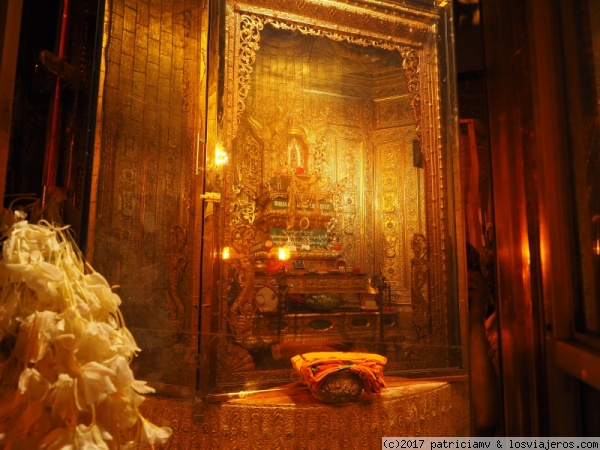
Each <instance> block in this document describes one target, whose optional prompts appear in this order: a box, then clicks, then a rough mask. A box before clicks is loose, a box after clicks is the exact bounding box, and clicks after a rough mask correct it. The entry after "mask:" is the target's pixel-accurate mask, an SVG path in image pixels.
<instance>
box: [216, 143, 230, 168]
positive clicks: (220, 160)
mask: <svg viewBox="0 0 600 450" xmlns="http://www.w3.org/2000/svg"><path fill="white" fill-rule="evenodd" d="M228 160H229V156H227V153H225V151H224V150H222V149H220V148H219V147H217V148H215V164H216V165H217V166H222V165H223V164H226V163H227V161H228Z"/></svg>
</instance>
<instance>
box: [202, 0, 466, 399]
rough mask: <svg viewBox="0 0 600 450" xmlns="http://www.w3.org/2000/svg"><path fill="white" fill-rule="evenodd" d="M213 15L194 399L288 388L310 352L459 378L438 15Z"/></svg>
mask: <svg viewBox="0 0 600 450" xmlns="http://www.w3.org/2000/svg"><path fill="white" fill-rule="evenodd" d="M213 6H214V7H215V9H214V10H213V11H212V15H211V18H210V20H211V27H210V28H209V30H210V31H209V44H208V48H209V51H208V55H209V59H208V68H209V72H208V74H207V80H208V86H207V92H208V96H207V117H206V123H207V127H206V129H205V130H204V132H203V133H204V134H203V136H202V137H203V139H202V140H203V141H205V142H206V154H205V157H206V161H205V166H204V169H205V191H204V194H203V199H204V204H203V217H204V221H203V224H202V228H203V236H204V238H203V247H202V268H201V269H202V298H201V306H202V307H201V314H200V316H201V317H200V325H199V327H200V330H199V331H200V344H199V346H200V352H199V353H200V358H201V361H202V363H201V367H203V368H209V369H208V370H202V371H201V373H200V381H199V383H200V386H199V388H200V391H201V392H202V395H206V396H209V397H210V395H211V394H218V393H221V392H223V391H232V390H240V389H242V388H243V387H244V386H246V387H247V386H248V385H249V384H250V385H253V386H255V387H259V388H260V387H267V386H271V385H274V384H281V383H286V382H289V381H290V374H291V372H292V366H291V363H290V358H291V357H293V356H294V355H296V354H299V353H305V352H310V351H352V352H357V351H363V352H372V353H378V354H380V355H383V356H385V357H386V358H387V364H386V374H389V375H394V374H395V375H403V376H432V375H435V374H450V373H461V371H462V369H463V367H464V364H463V359H464V352H463V349H462V344H464V342H465V340H464V336H463V335H462V333H463V332H462V331H461V321H460V315H461V299H464V296H462V295H461V294H460V293H461V292H464V282H463V278H461V277H463V276H464V274H462V272H461V270H459V268H460V267H462V264H461V263H460V261H461V258H463V257H464V255H463V253H464V251H463V249H464V239H463V237H462V233H463V231H462V227H461V225H460V220H462V215H461V213H460V208H459V206H458V205H459V199H458V198H457V195H458V194H457V193H458V187H455V185H458V178H457V174H458V172H457V171H458V169H457V164H456V158H457V117H456V98H455V85H454V80H455V74H454V63H453V49H452V32H451V29H450V17H451V11H450V4H449V3H447V2H445V1H436V2H420V1H412V2H402V3H401V4H396V3H394V4H392V3H390V2H383V1H339V2H327V3H324V2H318V1H298V2H296V1H289V2H276V3H273V2H271V1H266V0H259V1H252V2H242V1H235V0H233V1H224V2H220V3H219V4H218V5H217V4H215V5H213ZM211 39H212V41H211ZM217 43H218V44H217Z"/></svg>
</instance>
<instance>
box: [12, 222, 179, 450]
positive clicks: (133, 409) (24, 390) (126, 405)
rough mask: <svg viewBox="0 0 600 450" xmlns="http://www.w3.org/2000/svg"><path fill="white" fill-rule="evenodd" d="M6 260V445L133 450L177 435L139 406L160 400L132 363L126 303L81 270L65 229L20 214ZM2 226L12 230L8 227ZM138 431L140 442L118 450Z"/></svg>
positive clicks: (86, 266) (100, 278)
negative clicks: (147, 398)
mask: <svg viewBox="0 0 600 450" xmlns="http://www.w3.org/2000/svg"><path fill="white" fill-rule="evenodd" d="M15 216H16V219H17V221H16V222H15V223H13V224H12V225H7V227H8V228H7V229H6V231H5V233H4V234H5V236H6V238H5V240H4V243H3V246H2V256H1V259H0V447H1V448H4V449H7V450H10V449H17V448H28V449H29V448H31V449H33V448H42V449H49V450H52V449H62V448H71V449H84V448H85V449H133V448H143V447H144V446H146V445H150V446H154V445H159V444H163V443H165V442H166V441H167V440H168V438H169V436H170V435H171V433H172V431H171V429H169V428H166V427H158V426H156V425H153V424H151V423H150V422H148V421H147V420H146V419H145V418H144V417H143V416H142V415H141V413H140V411H139V409H138V407H139V405H140V403H141V402H142V401H143V400H144V397H143V396H142V395H141V394H147V393H152V392H154V389H152V388H151V387H149V386H147V385H146V382H144V381H140V380H136V379H135V378H134V375H133V372H132V371H131V369H130V367H129V363H130V362H131V360H132V358H133V357H134V356H135V355H136V352H138V351H140V349H139V348H138V347H137V345H136V343H135V340H134V338H133V336H132V335H131V333H130V332H129V330H128V329H127V328H126V327H125V325H124V321H123V317H122V316H121V312H120V311H119V305H120V304H121V299H120V298H119V296H118V295H117V294H115V293H114V292H113V291H112V290H111V288H110V286H109V285H108V282H107V281H106V279H105V278H104V277H103V276H102V275H100V274H99V273H98V272H95V271H94V270H93V269H92V267H91V266H90V265H89V264H86V263H84V262H83V259H82V257H81V256H80V254H79V253H78V251H77V250H76V249H75V246H74V244H73V243H72V240H71V239H70V237H69V236H68V234H67V233H66V231H65V230H66V228H67V227H62V228H61V227H56V226H54V225H51V224H49V223H47V222H44V221H41V222H39V223H38V224H30V223H28V222H27V221H26V220H24V218H25V217H24V214H23V213H19V212H17V213H15ZM5 228H6V227H5ZM136 425H137V427H138V428H137V433H136V438H135V440H133V441H129V442H126V443H121V442H120V437H121V433H122V431H124V430H127V429H130V428H132V427H134V426H136Z"/></svg>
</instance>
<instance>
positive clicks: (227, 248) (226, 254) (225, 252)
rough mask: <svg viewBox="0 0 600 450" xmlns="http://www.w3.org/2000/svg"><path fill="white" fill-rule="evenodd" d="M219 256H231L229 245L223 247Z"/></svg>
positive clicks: (225, 257) (223, 257)
mask: <svg viewBox="0 0 600 450" xmlns="http://www.w3.org/2000/svg"><path fill="white" fill-rule="evenodd" d="M221 258H222V259H229V258H231V248H230V247H223V251H222V252H221Z"/></svg>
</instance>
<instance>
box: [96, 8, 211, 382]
mask: <svg viewBox="0 0 600 450" xmlns="http://www.w3.org/2000/svg"><path fill="white" fill-rule="evenodd" d="M202 13H203V10H202V6H201V5H198V4H196V3H194V2H191V1H182V2H178V3H176V4H171V5H168V4H165V5H162V4H161V3H160V2H155V1H150V2H148V4H147V5H142V6H140V5H138V3H137V2H132V1H128V0H118V1H114V2H110V3H107V13H106V15H105V17H106V20H107V21H108V23H107V24H106V25H107V26H106V30H107V32H108V33H109V34H108V36H106V39H105V47H104V49H103V54H104V66H105V72H106V78H105V80H106V84H105V85H104V86H101V91H102V107H103V110H102V113H101V114H100V115H99V117H101V118H102V122H101V123H99V124H98V130H99V133H98V136H99V143H98V149H99V153H98V160H97V165H96V167H95V169H94V171H95V175H96V176H97V178H98V191H97V195H96V198H97V205H96V210H95V211H94V212H93V213H92V220H91V222H92V223H93V224H94V227H93V230H92V232H91V235H90V240H91V242H92V244H91V246H90V248H91V250H90V257H91V258H92V263H93V264H94V266H95V267H97V268H98V270H99V271H100V272H102V273H103V274H106V277H107V279H108V281H109V283H110V284H111V285H118V286H120V288H119V291H118V292H119V294H120V295H121V297H122V299H123V305H122V311H123V314H124V316H125V321H126V324H127V326H128V328H129V329H130V330H131V331H132V333H133V335H134V337H135V338H136V340H137V343H138V345H139V346H140V347H141V348H142V349H143V351H142V352H140V354H139V356H138V357H137V358H136V359H135V360H134V361H133V366H134V370H135V372H136V376H137V377H139V378H141V379H145V380H148V381H150V382H152V383H154V384H155V385H158V386H165V385H174V386H177V389H179V388H181V389H184V390H185V389H187V388H190V387H193V384H194V381H195V370H196V366H195V363H194V358H193V355H195V354H196V353H197V351H198V349H197V345H196V333H197V329H198V315H197V312H198V308H197V300H196V299H197V292H198V286H197V283H196V282H197V275H196V274H197V271H196V270H197V269H198V264H197V263H194V261H196V260H197V258H195V255H197V251H196V250H195V249H196V247H197V245H198V240H199V236H197V234H196V233H194V232H193V230H195V229H196V223H195V216H194V208H195V207H196V205H195V197H194V193H195V190H196V181H197V180H196V179H195V178H194V168H195V165H194V159H195V157H196V155H195V152H196V151H197V148H196V142H197V130H198V124H199V122H198V120H199V117H200V116H201V114H202V112H201V105H202V104H201V102H200V100H199V99H200V90H201V89H200V84H199V83H200V82H199V77H198V74H199V73H200V67H199V63H198V61H199V45H200V34H201V30H200V24H201V23H202V21H201V17H202ZM194 268H195V269H196V270H194Z"/></svg>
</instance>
